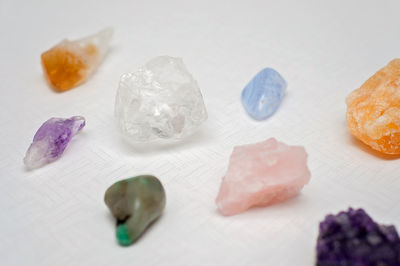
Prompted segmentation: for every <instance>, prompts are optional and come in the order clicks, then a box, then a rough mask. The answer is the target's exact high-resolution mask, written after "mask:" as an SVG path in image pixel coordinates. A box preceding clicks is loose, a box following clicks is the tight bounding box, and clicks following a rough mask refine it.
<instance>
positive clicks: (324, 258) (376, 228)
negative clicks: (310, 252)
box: [316, 208, 400, 266]
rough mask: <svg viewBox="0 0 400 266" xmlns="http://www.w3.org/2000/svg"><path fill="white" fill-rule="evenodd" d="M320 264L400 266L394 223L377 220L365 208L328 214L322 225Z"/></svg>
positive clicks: (318, 255)
mask: <svg viewBox="0 0 400 266" xmlns="http://www.w3.org/2000/svg"><path fill="white" fill-rule="evenodd" d="M316 264H317V265H318V266H334V265H335V266H336V265H340V266H367V265H368V266H369V265H371V266H372V265H376V266H399V265H400V239H399V235H398V234H397V232H396V228H395V227H394V226H384V225H379V224H377V223H375V222H374V221H373V220H372V219H371V217H369V216H368V214H367V213H366V212H365V211H364V210H363V209H358V210H354V209H352V208H350V209H349V210H348V211H347V212H340V213H339V214H337V215H328V216H326V218H325V220H324V221H322V222H321V223H320V225H319V236H318V241H317V263H316Z"/></svg>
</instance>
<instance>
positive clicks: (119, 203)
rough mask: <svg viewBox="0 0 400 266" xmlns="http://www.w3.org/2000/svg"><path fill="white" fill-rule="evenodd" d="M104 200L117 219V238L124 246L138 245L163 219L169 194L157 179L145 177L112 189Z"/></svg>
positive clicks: (121, 183) (120, 183)
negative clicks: (146, 231)
mask: <svg viewBox="0 0 400 266" xmlns="http://www.w3.org/2000/svg"><path fill="white" fill-rule="evenodd" d="M104 201H105V203H106V205H107V206H108V208H109V209H110V211H111V212H112V214H113V216H114V217H115V218H116V219H117V232H116V235H117V239H118V242H119V243H120V244H121V245H122V246H128V245H130V244H132V243H133V242H135V241H136V240H137V239H138V238H139V237H140V236H141V235H142V234H143V232H144V231H145V230H146V228H147V227H149V225H150V224H151V223H152V222H154V221H155V220H156V219H157V218H158V217H160V216H161V213H162V211H163V210H164V207H165V202H166V200H165V191H164V188H163V186H162V184H161V182H160V181H159V180H158V179H157V178H156V177H154V176H150V175H142V176H136V177H132V178H129V179H125V180H121V181H118V182H117V183H115V184H113V185H112V186H111V187H109V188H108V189H107V191H106V193H105V196H104Z"/></svg>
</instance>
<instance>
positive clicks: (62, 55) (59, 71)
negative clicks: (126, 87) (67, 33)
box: [42, 46, 96, 91]
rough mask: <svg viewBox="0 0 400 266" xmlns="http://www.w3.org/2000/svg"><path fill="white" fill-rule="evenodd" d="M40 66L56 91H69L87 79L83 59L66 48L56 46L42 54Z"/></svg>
mask: <svg viewBox="0 0 400 266" xmlns="http://www.w3.org/2000/svg"><path fill="white" fill-rule="evenodd" d="M94 49H96V48H95V47H94ZM42 65H43V68H44V73H45V75H46V77H47V79H48V81H49V82H50V84H51V85H52V86H53V87H54V88H55V89H56V90H57V91H65V90H69V89H71V88H73V87H75V86H77V85H79V84H80V83H82V82H83V81H85V79H86V77H87V70H88V64H87V63H86V62H85V59H84V58H83V57H82V56H80V55H79V54H77V53H75V52H74V51H71V50H69V49H68V48H64V47H57V46H56V47H54V48H52V49H50V50H48V51H46V52H44V53H43V54H42Z"/></svg>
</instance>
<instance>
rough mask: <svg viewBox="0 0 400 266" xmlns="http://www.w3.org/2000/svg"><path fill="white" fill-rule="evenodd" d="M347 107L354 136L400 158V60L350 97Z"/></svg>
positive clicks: (395, 60)
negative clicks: (398, 155) (399, 155)
mask: <svg viewBox="0 0 400 266" xmlns="http://www.w3.org/2000/svg"><path fill="white" fill-rule="evenodd" d="M346 103H347V125H348V127H349V130H350V132H351V133H352V134H353V135H354V136H356V137H357V138H358V139H360V140H361V141H363V142H364V143H366V144H367V145H369V146H371V147H372V148H373V149H375V150H378V151H380V152H383V153H386V154H400V59H394V60H393V61H391V62H390V63H389V64H388V65H387V66H385V67H384V68H382V69H381V70H379V71H378V72H376V73H375V74H374V75H373V76H372V77H371V78H369V79H368V80H367V81H366V82H365V83H364V84H363V85H362V86H361V87H360V88H359V89H357V90H355V91H353V92H352V93H350V95H349V96H347V99H346Z"/></svg>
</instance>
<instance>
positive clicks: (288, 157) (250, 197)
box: [217, 138, 310, 215]
mask: <svg viewBox="0 0 400 266" xmlns="http://www.w3.org/2000/svg"><path fill="white" fill-rule="evenodd" d="M309 179H310V171H309V170H308V167H307V153H306V151H305V150H304V148H303V147H300V146H288V145H286V144H284V143H282V142H278V141H276V140H275V139H274V138H271V139H268V140H266V141H264V142H260V143H256V144H249V145H244V146H237V147H235V148H234V149H233V152H232V155H231V158H230V161H229V167H228V171H227V173H226V175H225V177H224V178H223V180H222V184H221V187H220V190H219V194H218V197H217V206H218V208H219V211H220V212H221V213H222V214H223V215H234V214H237V213H240V212H243V211H245V210H247V209H249V208H250V207H252V206H267V205H271V204H274V203H277V202H282V201H284V200H287V199H289V198H291V197H294V196H295V195H297V194H298V193H299V192H300V190H301V189H302V188H303V186H304V185H305V184H307V183H308V181H309Z"/></svg>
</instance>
